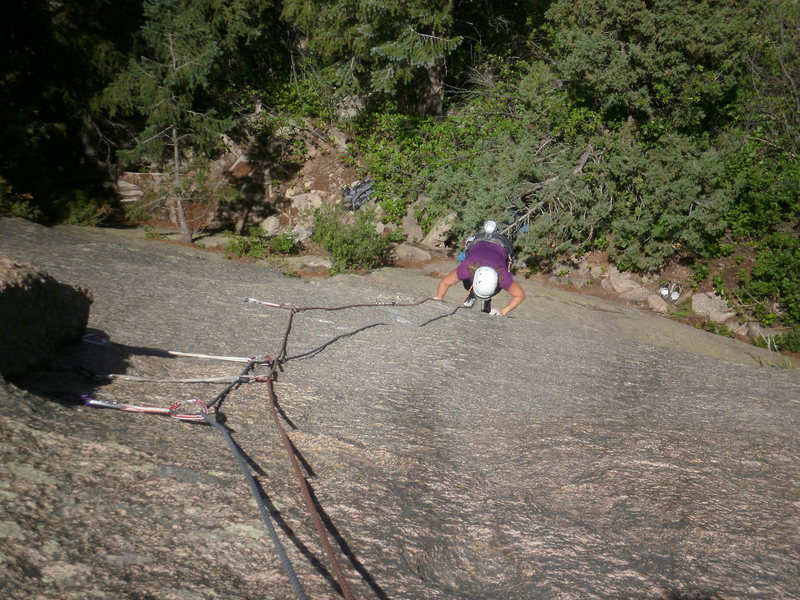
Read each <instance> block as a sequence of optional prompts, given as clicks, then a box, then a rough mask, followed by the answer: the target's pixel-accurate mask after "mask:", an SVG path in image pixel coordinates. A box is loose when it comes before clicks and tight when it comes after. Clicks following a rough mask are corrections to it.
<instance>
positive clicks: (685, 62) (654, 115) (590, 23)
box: [547, 0, 756, 137]
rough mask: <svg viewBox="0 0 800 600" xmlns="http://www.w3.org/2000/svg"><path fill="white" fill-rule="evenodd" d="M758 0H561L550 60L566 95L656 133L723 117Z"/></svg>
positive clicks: (699, 128)
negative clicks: (564, 87) (652, 0)
mask: <svg viewBox="0 0 800 600" xmlns="http://www.w3.org/2000/svg"><path fill="white" fill-rule="evenodd" d="M755 7H756V3H754V2H752V1H748V0H714V1H711V2H652V3H651V2H642V1H641V0H620V1H618V2H606V1H603V0H559V1H557V2H556V3H555V4H554V5H553V6H552V7H551V8H550V9H549V10H548V12H547V17H548V19H549V21H550V23H549V25H548V30H549V31H550V32H551V35H550V40H551V45H550V47H549V51H548V52H549V56H548V57H547V58H548V59H550V60H552V61H553V64H554V65H555V67H556V71H557V73H558V75H559V76H560V77H561V78H562V79H563V80H564V83H565V84H566V86H567V88H568V89H569V90H570V92H571V94H572V95H573V97H574V98H575V99H577V100H579V101H580V102H581V103H583V104H584V105H585V106H587V107H590V108H592V109H594V110H597V111H599V112H600V113H601V114H602V115H603V117H604V118H605V119H607V120H609V121H610V122H616V123H622V122H624V121H626V120H628V119H631V120H633V121H634V122H635V123H637V124H638V125H641V126H647V127H648V128H649V132H650V134H651V135H653V136H654V137H658V136H660V135H662V134H664V133H667V132H669V131H674V130H675V129H679V130H681V131H684V132H688V133H701V132H703V131H706V130H708V129H710V128H713V127H718V126H720V125H721V124H724V123H725V121H726V120H727V115H728V111H729V109H730V106H731V105H732V104H733V103H734V101H735V100H736V91H737V88H738V86H739V83H740V81H741V76H742V74H743V73H744V67H745V62H744V57H745V55H746V54H745V50H746V49H747V47H748V44H749V41H750V38H749V32H750V31H751V25H752V23H753V20H754V18H755V12H756V11H755Z"/></svg>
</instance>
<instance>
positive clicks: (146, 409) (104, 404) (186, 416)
mask: <svg viewBox="0 0 800 600" xmlns="http://www.w3.org/2000/svg"><path fill="white" fill-rule="evenodd" d="M81 400H83V403H84V404H85V405H86V406H95V407H97V408H113V409H115V410H122V411H125V412H140V413H150V414H156V415H167V416H170V417H173V418H175V419H180V420H181V421H202V420H203V419H205V416H206V415H207V414H208V407H206V405H205V404H203V403H202V402H201V401H200V400H198V399H197V398H190V399H189V400H185V401H183V402H175V403H174V404H173V405H172V406H170V407H169V408H162V407H159V406H136V405H135V404H126V403H124V402H113V401H111V400H99V399H97V398H92V397H91V396H87V395H83V396H81ZM184 404H196V405H197V406H198V407H199V408H200V412H198V413H180V412H178V409H180V408H181V406H183V405H184Z"/></svg>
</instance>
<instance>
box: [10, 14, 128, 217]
mask: <svg viewBox="0 0 800 600" xmlns="http://www.w3.org/2000/svg"><path fill="white" fill-rule="evenodd" d="M140 12H141V0H119V1H116V2H108V1H107V0H60V1H59V2H48V1H46V0H30V1H28V2H16V3H11V4H9V5H7V6H4V7H3V19H2V20H0V174H2V176H3V177H4V178H5V179H6V180H7V181H8V182H10V183H11V185H13V186H14V188H15V189H17V190H19V191H21V192H22V193H26V194H30V196H31V197H30V198H28V199H27V204H28V205H29V206H30V207H31V209H33V210H34V212H35V213H36V214H37V215H39V216H37V218H41V219H45V220H47V221H54V220H58V219H61V218H63V217H64V215H65V212H66V211H65V210H64V206H63V203H62V202H61V196H62V195H63V194H65V193H69V190H71V189H75V188H82V189H84V190H85V189H86V188H94V189H98V188H100V186H99V185H98V184H99V182H101V181H102V180H104V179H107V178H108V172H109V169H110V164H109V162H108V160H107V155H106V150H107V146H105V143H104V139H103V137H102V136H101V135H99V134H98V123H97V120H96V119H95V118H94V116H93V115H92V114H91V111H90V103H91V100H92V98H93V97H94V95H95V94H97V93H98V91H99V90H101V89H102V88H103V87H104V86H105V85H106V84H107V83H108V81H109V80H110V79H111V78H112V77H113V76H114V73H115V71H117V70H118V69H119V67H120V65H121V64H123V63H124V61H125V54H126V53H127V52H130V50H131V39H132V35H133V32H135V31H136V29H137V27H138V25H139V23H140V16H139V14H138V13H140ZM89 196H91V197H95V196H97V193H96V192H95V191H94V190H92V191H91V192H90V194H89Z"/></svg>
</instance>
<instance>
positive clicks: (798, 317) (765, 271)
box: [745, 233, 800, 324]
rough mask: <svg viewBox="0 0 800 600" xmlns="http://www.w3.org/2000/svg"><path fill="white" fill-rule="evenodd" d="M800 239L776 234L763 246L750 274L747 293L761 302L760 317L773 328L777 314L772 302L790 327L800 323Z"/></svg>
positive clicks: (757, 307) (758, 314) (768, 238)
mask: <svg viewBox="0 0 800 600" xmlns="http://www.w3.org/2000/svg"><path fill="white" fill-rule="evenodd" d="M798 274H800V238H798V237H797V236H795V235H791V234H787V233H775V234H772V235H770V236H768V237H767V238H765V239H764V240H763V241H762V242H761V244H760V250H759V253H758V256H757V260H756V263H755V265H754V267H753V270H752V272H751V274H750V281H749V283H747V285H746V286H745V289H746V291H747V292H748V293H749V294H750V295H751V296H753V297H754V298H755V299H756V300H758V301H760V302H759V304H758V305H757V306H756V308H755V313H756V315H757V316H758V317H759V318H760V319H761V320H762V321H763V322H765V323H767V324H769V323H770V322H772V321H773V320H774V319H775V316H776V310H775V309H774V308H771V307H770V304H771V303H770V301H774V302H777V304H778V305H779V306H780V308H779V309H778V310H780V311H781V312H782V313H783V314H781V315H777V316H780V317H782V318H783V320H785V321H786V322H788V323H800V286H798Z"/></svg>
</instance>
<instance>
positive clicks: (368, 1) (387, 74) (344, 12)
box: [283, 0, 462, 113]
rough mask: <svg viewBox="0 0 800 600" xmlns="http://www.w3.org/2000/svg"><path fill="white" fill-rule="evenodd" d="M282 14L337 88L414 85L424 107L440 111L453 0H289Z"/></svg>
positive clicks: (379, 89) (366, 91) (385, 89)
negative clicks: (325, 67)
mask: <svg viewBox="0 0 800 600" xmlns="http://www.w3.org/2000/svg"><path fill="white" fill-rule="evenodd" d="M283 16H284V18H285V19H287V20H289V21H290V22H292V23H294V24H295V25H296V26H297V27H298V28H299V29H300V30H301V32H302V37H303V43H302V44H301V45H305V46H307V48H308V51H309V53H310V55H311V56H312V57H314V58H315V59H317V60H318V61H319V62H320V64H323V65H330V66H331V67H332V69H333V79H334V81H335V82H336V83H335V86H336V87H337V88H338V90H339V91H343V92H345V93H361V94H363V95H370V94H373V93H383V94H392V93H395V92H397V91H398V90H401V89H408V88H409V87H411V86H412V84H414V83H416V82H419V83H420V85H418V86H414V87H417V88H418V89H419V90H421V92H418V96H419V100H420V107H421V110H422V111H423V112H432V113H436V112H440V111H441V105H442V97H443V73H444V61H445V58H446V57H447V56H448V55H449V54H450V53H452V52H453V51H454V50H455V49H456V48H457V47H458V46H459V44H460V43H461V41H462V38H461V37H460V36H456V35H452V32H451V26H452V23H453V2H452V1H451V0H435V1H430V0H328V1H327V2H319V1H316V0H287V1H286V2H284V9H283Z"/></svg>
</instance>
